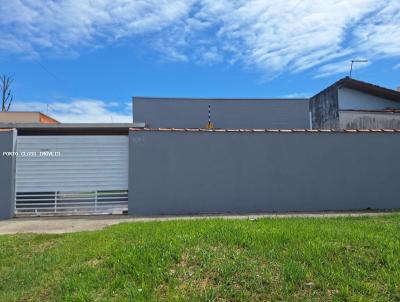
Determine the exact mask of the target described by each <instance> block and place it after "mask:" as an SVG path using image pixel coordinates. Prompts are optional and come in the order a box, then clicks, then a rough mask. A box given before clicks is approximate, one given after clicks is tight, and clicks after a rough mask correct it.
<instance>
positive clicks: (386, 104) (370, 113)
mask: <svg viewBox="0 0 400 302" xmlns="http://www.w3.org/2000/svg"><path fill="white" fill-rule="evenodd" d="M310 112H311V117H312V126H313V128H315V129H400V91H396V90H392V89H388V88H384V87H380V86H376V85H373V84H369V83H366V82H362V81H358V80H355V79H352V78H349V77H346V78H343V79H341V80H339V81H337V82H336V83H334V84H333V85H331V86H330V87H328V88H326V89H324V90H323V91H321V92H320V93H318V94H317V95H315V96H313V97H311V99H310Z"/></svg>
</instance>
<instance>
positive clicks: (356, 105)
mask: <svg viewBox="0 0 400 302" xmlns="http://www.w3.org/2000/svg"><path fill="white" fill-rule="evenodd" d="M338 93H339V110H341V109H342V110H343V109H356V110H357V109H359V110H362V109H366V110H383V109H388V108H390V109H400V103H399V102H393V101H390V100H387V99H383V98H380V97H376V96H373V95H370V94H366V93H363V92H361V91H358V90H354V89H350V88H339V91H338Z"/></svg>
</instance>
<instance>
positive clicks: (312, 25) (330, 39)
mask: <svg viewBox="0 0 400 302" xmlns="http://www.w3.org/2000/svg"><path fill="white" fill-rule="evenodd" d="M0 15H1V16H2V18H1V19H0V51H3V52H13V53H19V54H20V55H23V56H25V57H31V58H32V57H38V56H40V55H41V54H43V53H44V54H47V53H55V54H64V55H65V54H76V53H79V51H80V49H81V48H83V47H95V46H99V45H107V44H109V43H111V42H114V41H117V40H120V39H124V40H126V41H128V43H129V42H130V41H131V40H132V43H133V40H134V39H136V38H141V37H143V36H145V37H146V41H150V43H149V45H151V46H150V47H152V49H153V50H157V51H158V52H160V53H161V54H163V55H164V56H165V57H168V58H169V59H172V60H176V61H183V62H186V61H196V62H198V63H201V64H203V63H206V64H213V63H220V62H223V61H225V62H228V63H231V64H235V63H240V64H242V65H244V66H246V67H249V68H254V67H255V68H257V69H260V70H262V71H263V73H265V74H269V75H272V76H276V75H278V74H280V73H282V72H300V71H304V70H308V69H311V68H315V67H317V70H318V71H317V73H318V75H321V74H326V75H328V74H333V73H340V72H342V71H343V70H344V69H345V68H344V67H340V66H341V64H342V62H347V61H350V60H351V59H353V58H355V57H365V58H367V59H374V61H379V60H380V59H382V58H387V57H399V56H400V2H399V1H398V0H352V1H349V0H324V1H319V0H308V1H299V0H287V1H281V0H270V1H263V0H247V1H241V0H140V1H139V0H130V1H129V0H90V1H89V0H66V1H36V0H13V1H4V4H2V5H1V6H0Z"/></svg>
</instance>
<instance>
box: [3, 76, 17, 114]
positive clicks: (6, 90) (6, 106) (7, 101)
mask: <svg viewBox="0 0 400 302" xmlns="http://www.w3.org/2000/svg"><path fill="white" fill-rule="evenodd" d="M12 82H13V78H12V77H10V76H7V75H2V76H0V93H1V111H9V110H10V106H11V103H12V101H13V98H14V96H13V95H12V94H11V84H12Z"/></svg>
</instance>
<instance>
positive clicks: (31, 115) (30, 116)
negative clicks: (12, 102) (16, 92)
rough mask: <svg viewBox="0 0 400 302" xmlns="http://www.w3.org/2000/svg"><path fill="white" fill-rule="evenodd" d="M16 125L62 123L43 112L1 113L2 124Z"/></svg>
mask: <svg viewBox="0 0 400 302" xmlns="http://www.w3.org/2000/svg"><path fill="white" fill-rule="evenodd" d="M14 123H18V124H20V123H29V124H33V123H39V124H59V123H60V122H59V121H57V120H55V119H54V118H52V117H50V116H48V115H46V114H44V113H41V112H24V111H19V112H18V111H8V112H0V124H14Z"/></svg>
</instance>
